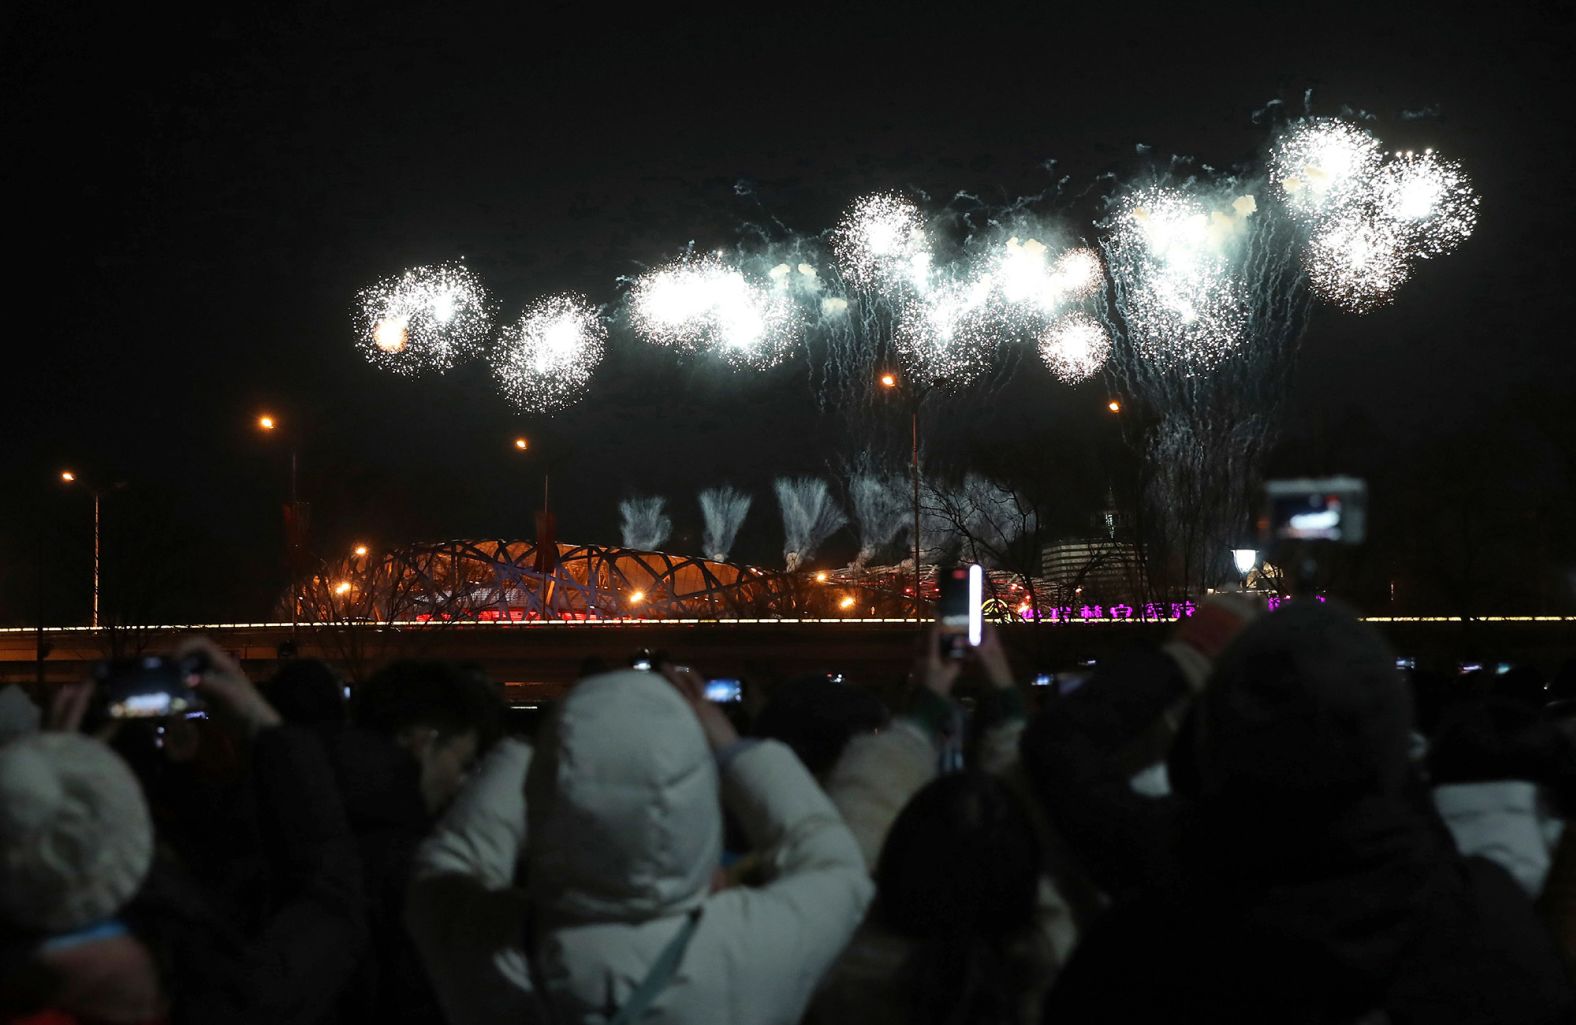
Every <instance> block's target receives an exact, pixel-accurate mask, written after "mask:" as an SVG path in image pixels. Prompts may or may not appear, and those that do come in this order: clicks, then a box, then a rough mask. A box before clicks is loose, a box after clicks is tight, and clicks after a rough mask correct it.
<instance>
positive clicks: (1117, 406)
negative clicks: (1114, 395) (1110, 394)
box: [1105, 399, 1122, 413]
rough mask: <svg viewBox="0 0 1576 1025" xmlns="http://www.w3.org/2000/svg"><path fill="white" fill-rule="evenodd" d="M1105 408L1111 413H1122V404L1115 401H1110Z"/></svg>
mask: <svg viewBox="0 0 1576 1025" xmlns="http://www.w3.org/2000/svg"><path fill="white" fill-rule="evenodd" d="M1105 408H1106V409H1109V410H1110V411H1111V412H1113V413H1120V412H1121V411H1122V403H1121V402H1119V401H1117V400H1116V399H1112V400H1111V401H1110V402H1107V403H1106V404H1105Z"/></svg>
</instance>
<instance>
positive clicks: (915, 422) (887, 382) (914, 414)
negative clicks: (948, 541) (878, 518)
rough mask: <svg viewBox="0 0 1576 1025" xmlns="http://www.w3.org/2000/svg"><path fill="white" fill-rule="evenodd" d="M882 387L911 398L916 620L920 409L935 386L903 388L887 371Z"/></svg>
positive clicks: (916, 607) (916, 614) (916, 604)
mask: <svg viewBox="0 0 1576 1025" xmlns="http://www.w3.org/2000/svg"><path fill="white" fill-rule="evenodd" d="M878 380H879V381H880V383H881V387H883V388H886V389H887V390H888V391H898V390H900V389H901V390H902V392H903V393H904V394H906V395H907V396H908V398H909V428H910V431H911V434H912V440H913V461H912V463H911V464H910V468H911V470H912V473H913V478H914V618H915V619H916V620H918V619H919V618H920V614H919V610H920V604H919V602H920V597H919V407H920V404H921V403H922V402H924V401H925V396H926V395H927V394H928V393H929V392H930V388H931V387H933V386H926V387H924V388H921V389H919V390H917V391H916V390H914V389H913V388H902V386H901V385H900V384H899V382H898V377H897V374H895V373H893V372H891V371H887V372H886V373H883V374H882V375H881V376H880V378H879V379H878Z"/></svg>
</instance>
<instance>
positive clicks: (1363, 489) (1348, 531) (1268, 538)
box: [1259, 477, 1368, 545]
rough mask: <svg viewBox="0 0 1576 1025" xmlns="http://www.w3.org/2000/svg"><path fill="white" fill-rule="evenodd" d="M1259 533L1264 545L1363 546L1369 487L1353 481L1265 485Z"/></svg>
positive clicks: (1303, 480) (1332, 479)
mask: <svg viewBox="0 0 1576 1025" xmlns="http://www.w3.org/2000/svg"><path fill="white" fill-rule="evenodd" d="M1259 529H1260V533H1261V534H1262V535H1263V541H1264V543H1265V544H1266V545H1268V544H1270V543H1272V542H1275V541H1333V542H1336V543H1338V544H1346V545H1356V544H1362V543H1363V539H1364V538H1365V537H1366V536H1367V534H1368V485H1367V483H1366V482H1364V481H1361V480H1358V479H1357V478H1356V477H1324V478H1320V479H1311V478H1301V479H1298V480H1272V481H1266V482H1265V484H1264V509H1263V512H1262V513H1261V514H1260V517H1259Z"/></svg>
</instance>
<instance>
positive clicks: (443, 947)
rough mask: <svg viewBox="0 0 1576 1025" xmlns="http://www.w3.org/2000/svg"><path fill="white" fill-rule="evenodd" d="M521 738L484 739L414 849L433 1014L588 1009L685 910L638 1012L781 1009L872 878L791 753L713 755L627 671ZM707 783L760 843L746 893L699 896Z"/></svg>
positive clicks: (680, 1017)
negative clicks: (689, 927) (490, 743)
mask: <svg viewBox="0 0 1576 1025" xmlns="http://www.w3.org/2000/svg"><path fill="white" fill-rule="evenodd" d="M538 745H539V747H538V750H537V752H536V754H535V757H534V760H533V756H532V753H531V750H530V749H529V748H528V747H527V746H526V745H525V744H523V743H521V742H519V741H508V742H505V743H504V744H501V745H500V746H499V747H498V749H496V750H495V751H493V752H492V753H491V754H490V755H489V756H488V758H487V759H486V761H485V762H484V763H483V765H482V767H481V769H480V771H479V772H478V775H477V777H476V778H475V779H474V780H472V782H471V783H470V784H469V785H468V787H467V789H466V791H465V792H464V793H462V794H461V795H460V797H459V798H458V799H457V800H456V801H455V803H454V805H453V807H451V808H450V810H449V812H448V813H447V814H446V815H445V816H444V818H443V820H442V822H440V824H439V826H438V829H437V830H436V832H435V833H434V835H433V836H432V837H431V838H429V839H428V840H427V841H426V843H424V844H423V845H422V847H421V849H420V851H419V853H418V855H417V866H416V873H415V874H416V880H415V882H414V883H413V886H412V891H411V897H410V904H409V909H408V922H409V926H410V929H411V931H412V933H413V935H414V936H415V938H416V943H417V946H418V947H419V948H420V950H421V951H422V957H423V959H424V961H425V963H426V966H427V970H428V972H429V974H430V975H431V976H432V981H433V984H434V986H435V987H436V989H437V991H438V995H439V998H440V1000H441V1002H442V1004H443V1007H444V1013H445V1014H446V1015H447V1016H448V1019H449V1022H450V1025H495V1023H500V1022H532V1021H551V1022H555V1023H570V1022H573V1023H598V1022H605V1021H607V1020H608V1019H610V1018H611V1017H612V1016H613V1015H614V1014H615V1013H616V1011H617V1009H618V1007H620V1006H621V1005H622V1004H623V1003H624V1002H625V1001H626V1000H627V999H628V998H629V995H630V994H631V993H632V992H633V991H634V990H635V989H636V987H638V986H639V985H640V983H641V981H642V980H643V979H644V978H645V977H646V974H647V972H648V970H649V968H650V967H651V964H652V962H653V961H654V960H655V959H656V958H657V957H658V955H659V954H660V953H661V952H662V950H663V948H664V947H665V946H666V945H667V944H668V942H669V940H671V939H672V938H673V936H674V934H675V933H677V931H678V930H679V928H680V926H681V925H682V924H683V922H684V920H685V918H686V914H685V913H686V912H688V911H691V910H694V909H696V908H699V909H700V911H701V917H700V922H699V927H698V928H697V930H696V931H695V934H694V936H693V937H692V938H691V940H690V943H689V946H688V948H687V949H686V951H685V954H684V958H683V961H682V962H681V963H680V965H679V968H678V970H677V971H676V973H675V974H674V976H673V978H672V980H671V981H670V982H669V984H668V985H667V986H666V987H665V988H664V989H663V991H662V993H661V995H660V996H658V997H657V999H656V1001H655V1003H654V1004H653V1005H652V1009H651V1010H650V1011H648V1012H647V1015H646V1016H645V1017H644V1018H643V1019H642V1020H643V1021H647V1022H696V1023H701V1022H731V1023H740V1025H743V1023H771V1022H783V1023H789V1022H794V1021H797V1020H798V1019H799V1017H800V1015H801V1014H802V1013H803V1010H804V1007H805V1004H806V1002H807V1001H808V1000H809V998H810V995H811V993H812V992H813V991H814V988H815V986H816V984H817V982H818V981H819V979H820V978H821V976H822V975H823V974H824V973H825V971H826V969H827V967H828V966H829V965H830V964H831V963H832V961H833V960H834V959H835V958H836V957H837V956H838V954H839V953H840V952H841V951H842V949H843V947H844V946H845V945H846V944H847V942H848V939H849V937H850V936H851V935H852V934H853V931H854V929H855V927H857V926H858V924H859V922H860V919H861V918H862V917H863V915H864V912H865V907H866V905H867V904H868V903H869V901H870V898H871V894H872V886H871V883H870V879H869V876H868V874H867V873H866V871H865V867H864V862H863V859H862V858H861V857H860V852H859V848H858V846H857V844H856V843H855V842H854V838H853V836H852V835H851V834H850V833H849V831H848V828H847V827H846V826H845V825H844V824H843V822H842V820H841V819H840V818H839V817H838V814H837V812H836V810H835V809H834V808H833V807H832V805H831V802H829V801H828V800H827V798H826V796H825V795H824V794H823V793H822V792H821V790H820V788H819V787H818V786H817V785H816V783H815V781H814V780H813V779H812V778H811V776H810V774H809V773H808V772H807V771H806V770H805V769H804V767H803V766H802V765H801V764H800V763H799V761H798V759H797V758H795V757H794V755H793V753H792V752H791V751H790V750H789V749H788V748H786V747H784V746H783V745H781V744H778V743H775V742H772V741H762V742H759V743H751V742H747V743H745V744H742V745H739V746H738V747H737V748H735V749H732V750H730V751H727V752H722V753H721V755H720V757H719V758H714V757H713V755H712V752H711V751H710V750H709V749H708V748H707V745H706V742H705V739H704V737H703V735H702V734H701V731H700V727H699V724H698V723H697V721H696V719H695V717H694V714H693V713H692V712H691V711H690V709H689V708H688V706H687V705H686V704H685V703H684V701H683V700H682V699H681V698H680V697H679V696H678V694H677V693H676V692H675V691H674V690H673V689H672V688H671V687H670V686H669V685H668V684H667V683H666V681H664V680H663V679H662V678H661V677H659V676H656V675H655V674H652V673H645V672H638V671H623V672H615V673H608V674H605V675H602V676H597V677H592V678H590V679H587V680H585V681H583V682H581V683H580V684H579V685H578V686H577V687H575V689H574V690H572V691H571V692H570V694H569V696H568V697H567V698H566V699H565V701H564V704H563V707H562V708H561V709H560V711H559V712H558V713H557V714H556V715H555V716H554V717H553V718H552V719H551V720H549V722H548V723H547V724H546V725H545V727H544V729H543V731H542V734H541V736H540V737H539V738H538ZM527 780H529V783H527ZM719 783H720V786H719ZM719 793H720V796H721V800H722V802H723V803H726V805H727V806H728V808H729V810H730V811H732V812H733V814H734V815H735V816H736V817H737V818H738V820H739V823H740V825H741V826H742V827H743V828H744V830H745V832H746V834H747V835H748V837H749V839H750V841H751V843H752V845H753V846H754V848H755V849H756V850H757V851H759V852H762V853H763V854H764V855H765V860H766V862H767V864H768V865H769V867H770V870H771V871H770V875H771V879H770V881H769V882H768V883H767V884H766V885H764V886H761V887H758V888H736V889H728V890H723V891H720V892H717V893H711V892H710V887H709V883H710V879H711V876H712V873H713V870H714V869H715V868H716V867H717V865H718V860H719V856H720V853H721V835H722V819H721V808H720V806H719V801H718V798H719ZM528 804H529V808H527V805H528ZM527 823H529V830H527ZM528 832H529V842H527V833H528ZM522 859H523V861H524V864H525V866H526V876H527V878H528V879H529V893H526V892H524V891H522V890H521V889H519V888H518V887H517V886H516V885H515V870H516V867H517V863H519V862H520V861H521V860H522ZM528 908H529V910H530V914H531V916H533V917H534V920H535V924H536V940H535V957H536V963H537V976H538V977H539V978H540V979H541V980H543V985H544V986H545V987H546V990H547V992H546V993H545V994H536V993H534V992H533V989H534V987H533V984H532V981H531V972H530V970H529V966H528V963H527V960H526V952H525V932H526V920H527V909H528ZM539 995H540V996H545V998H546V999H545V1001H541V1002H539V1001H538V999H537V997H538V996H539ZM544 1004H545V1005H546V1006H545V1012H546V1013H545V1014H544Z"/></svg>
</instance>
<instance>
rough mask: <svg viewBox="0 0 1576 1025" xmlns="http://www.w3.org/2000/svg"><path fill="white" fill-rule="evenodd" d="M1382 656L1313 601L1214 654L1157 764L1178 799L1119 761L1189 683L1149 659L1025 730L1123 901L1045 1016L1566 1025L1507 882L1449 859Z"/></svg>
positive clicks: (1034, 757)
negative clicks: (1152, 791)
mask: <svg viewBox="0 0 1576 1025" xmlns="http://www.w3.org/2000/svg"><path fill="white" fill-rule="evenodd" d="M1393 666H1394V661H1393V658H1392V656H1391V653H1390V652H1389V651H1388V649H1387V648H1386V647H1385V645H1384V643H1383V641H1382V640H1381V639H1380V638H1379V637H1378V636H1377V635H1376V634H1375V633H1374V632H1373V631H1372V630H1371V629H1369V628H1367V627H1365V626H1363V625H1362V624H1360V623H1358V622H1357V621H1356V620H1355V619H1354V618H1353V617H1351V616H1350V615H1348V614H1346V613H1345V612H1343V611H1341V610H1339V609H1336V608H1330V607H1327V606H1321V605H1315V604H1313V603H1309V604H1306V605H1296V606H1292V607H1290V608H1287V609H1284V610H1282V611H1279V612H1276V613H1274V614H1272V615H1270V616H1266V617H1264V618H1262V619H1261V620H1259V621H1258V622H1256V623H1255V624H1253V625H1252V626H1250V627H1248V628H1247V629H1246V630H1245V631H1244V633H1243V634H1242V635H1241V636H1240V637H1238V638H1237V639H1236V640H1235V641H1234V642H1233V643H1232V645H1231V646H1230V648H1229V649H1228V650H1227V651H1226V652H1224V653H1223V655H1222V657H1221V659H1220V661H1219V663H1218V664H1217V666H1216V667H1215V671H1214V673H1213V675H1212V677H1211V679H1210V681H1209V684H1208V686H1207V687H1206V689H1205V691H1204V693H1203V694H1202V695H1201V696H1200V697H1199V698H1198V699H1197V700H1196V701H1194V702H1193V704H1192V705H1191V707H1190V708H1189V710H1188V713H1187V715H1186V718H1185V719H1184V721H1183V725H1182V729H1181V732H1180V734H1179V736H1178V738H1177V741H1176V743H1175V745H1174V747H1173V750H1172V753H1171V757H1170V763H1169V768H1170V775H1171V780H1172V785H1173V787H1174V790H1175V792H1174V794H1173V796H1171V797H1167V798H1162V799H1152V798H1144V797H1140V796H1139V795H1137V794H1136V793H1134V792H1133V791H1132V789H1131V787H1130V786H1128V783H1127V776H1126V772H1125V771H1124V768H1123V767H1122V765H1121V759H1120V752H1121V750H1122V748H1123V746H1124V745H1127V744H1131V743H1133V742H1135V741H1136V740H1137V739H1138V738H1139V737H1140V736H1141V735H1142V734H1143V732H1144V731H1145V730H1146V729H1148V728H1149V727H1150V726H1151V724H1152V723H1153V722H1154V721H1155V720H1157V719H1158V718H1159V717H1160V716H1161V715H1162V714H1163V713H1164V712H1165V711H1166V710H1167V709H1169V708H1172V707H1174V706H1175V705H1176V704H1177V703H1178V702H1179V701H1182V700H1184V699H1185V698H1186V697H1187V694H1188V691H1187V685H1186V682H1185V681H1184V679H1183V678H1182V677H1181V675H1180V673H1178V672H1177V671H1176V670H1175V667H1174V666H1171V665H1170V664H1169V660H1168V659H1166V658H1165V657H1164V656H1161V655H1153V656H1144V657H1141V658H1137V659H1135V660H1133V661H1131V662H1129V663H1127V664H1125V665H1124V666H1113V667H1112V669H1111V670H1109V671H1107V672H1106V673H1104V674H1102V676H1101V677H1100V678H1097V679H1096V680H1094V681H1092V682H1091V683H1090V684H1089V685H1087V686H1085V687H1084V688H1082V689H1081V690H1080V691H1078V692H1077V693H1076V694H1074V695H1073V696H1071V697H1069V698H1068V699H1066V700H1065V701H1062V702H1060V703H1059V704H1058V705H1056V706H1054V707H1052V708H1051V709H1049V710H1047V711H1046V712H1045V713H1044V714H1043V715H1042V716H1041V717H1040V718H1039V720H1038V721H1036V722H1035V723H1034V724H1033V725H1032V726H1031V727H1030V729H1029V731H1028V732H1027V733H1026V735H1025V738H1024V746H1023V752H1024V764H1025V767H1026V768H1027V769H1028V770H1029V771H1030V773H1031V778H1032V779H1033V781H1034V784H1035V786H1036V789H1037V792H1038V794H1039V796H1040V798H1041V800H1042V801H1043V802H1044V803H1045V806H1046V811H1047V814H1048V815H1050V816H1051V817H1052V818H1053V820H1054V821H1056V822H1057V824H1058V825H1059V826H1060V827H1061V828H1062V829H1063V831H1064V832H1065V833H1066V834H1067V835H1068V836H1069V838H1070V839H1071V840H1072V841H1073V842H1074V844H1075V845H1076V846H1077V847H1078V850H1079V852H1080V854H1081V855H1082V857H1083V858H1084V859H1085V861H1086V863H1087V865H1088V866H1089V868H1090V870H1091V872H1093V873H1094V874H1095V875H1096V878H1097V879H1098V880H1099V881H1100V882H1101V883H1102V885H1104V886H1105V887H1106V889H1107V891H1108V892H1109V893H1111V894H1112V895H1113V896H1114V897H1115V898H1117V902H1118V903H1117V906H1116V908H1115V909H1114V910H1113V911H1111V912H1110V913H1109V914H1108V915H1107V916H1106V917H1105V918H1104V919H1102V920H1101V921H1100V922H1098V923H1097V924H1096V925H1095V927H1094V928H1093V929H1091V930H1090V931H1089V933H1088V934H1087V935H1086V937H1085V939H1084V942H1083V944H1082V945H1081V946H1080V948H1079V949H1078V951H1076V952H1075V954H1074V956H1073V959H1072V961H1071V962H1070V963H1069V964H1068V965H1067V967H1066V968H1065V969H1064V970H1063V974H1062V976H1061V978H1060V980H1059V981H1058V984H1057V986H1056V988H1055V990H1053V992H1052V994H1051V997H1050V999H1049V1000H1048V1002H1047V1004H1046V1020H1047V1021H1055V1022H1087V1021H1111V1022H1118V1021H1122V1022H1125V1021H1166V1022H1195V1021H1197V1022H1206V1021H1207V1022H1212V1023H1226V1022H1248V1021H1254V1022H1262V1021H1277V1022H1309V1023H1312V1022H1318V1023H1349V1022H1357V1021H1360V1020H1362V1019H1364V1018H1365V1017H1366V1016H1369V1015H1373V1014H1378V1013H1382V1014H1383V1015H1385V1016H1387V1018H1388V1020H1389V1021H1390V1022H1392V1023H1394V1025H1400V1023H1405V1022H1430V1023H1458V1022H1459V1023H1468V1022H1471V1023H1484V1025H1487V1023H1490V1022H1493V1023H1500V1025H1508V1023H1517V1022H1528V1023H1532V1022H1551V1023H1552V1022H1556V1021H1569V1020H1571V1014H1572V1010H1573V1006H1576V1005H1573V1003H1572V995H1571V991H1570V987H1569V983H1568V981H1567V979H1566V977H1565V975H1564V972H1563V969H1562V967H1561V966H1560V964H1559V962H1558V960H1557V958H1556V956H1555V954H1554V951H1553V949H1552V945H1551V943H1550V941H1549V938H1548V936H1547V935H1546V933H1545V932H1544V931H1543V930H1542V928H1541V927H1540V926H1539V924H1538V922H1537V920H1536V919H1535V917H1534V914H1533V910H1532V907H1531V905H1530V903H1529V901H1528V900H1527V898H1526V896H1525V895H1524V894H1523V893H1521V892H1520V891H1519V890H1518V888H1517V887H1516V885H1515V884H1514V883H1513V882H1512V881H1511V879H1510V878H1509V877H1508V876H1507V875H1506V874H1505V873H1504V871H1503V870H1502V869H1500V868H1499V867H1498V866H1495V865H1492V864H1490V863H1488V862H1486V861H1481V860H1478V859H1466V858H1462V857H1461V856H1460V855H1458V854H1457V853H1456V851H1455V849H1454V847H1453V845H1452V842H1451V839H1450V836H1449V834H1448V833H1447V832H1446V831H1445V829H1444V827H1443V825H1442V824H1441V823H1440V821H1439V819H1438V817H1437V814H1436V813H1435V812H1434V810H1433V808H1432V805H1431V803H1430V802H1429V800H1428V797H1427V794H1426V792H1425V791H1424V789H1423V788H1422V787H1421V785H1420V784H1419V782H1418V781H1417V779H1416V778H1415V776H1414V775H1413V772H1412V769H1411V765H1410V762H1409V760H1408V757H1407V742H1408V732H1409V729H1410V724H1411V708H1410V703H1409V699H1408V696H1407V693H1406V690H1405V687H1404V684H1403V682H1402V681H1401V680H1400V678H1399V677H1398V676H1396V675H1395V673H1394V670H1393Z"/></svg>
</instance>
